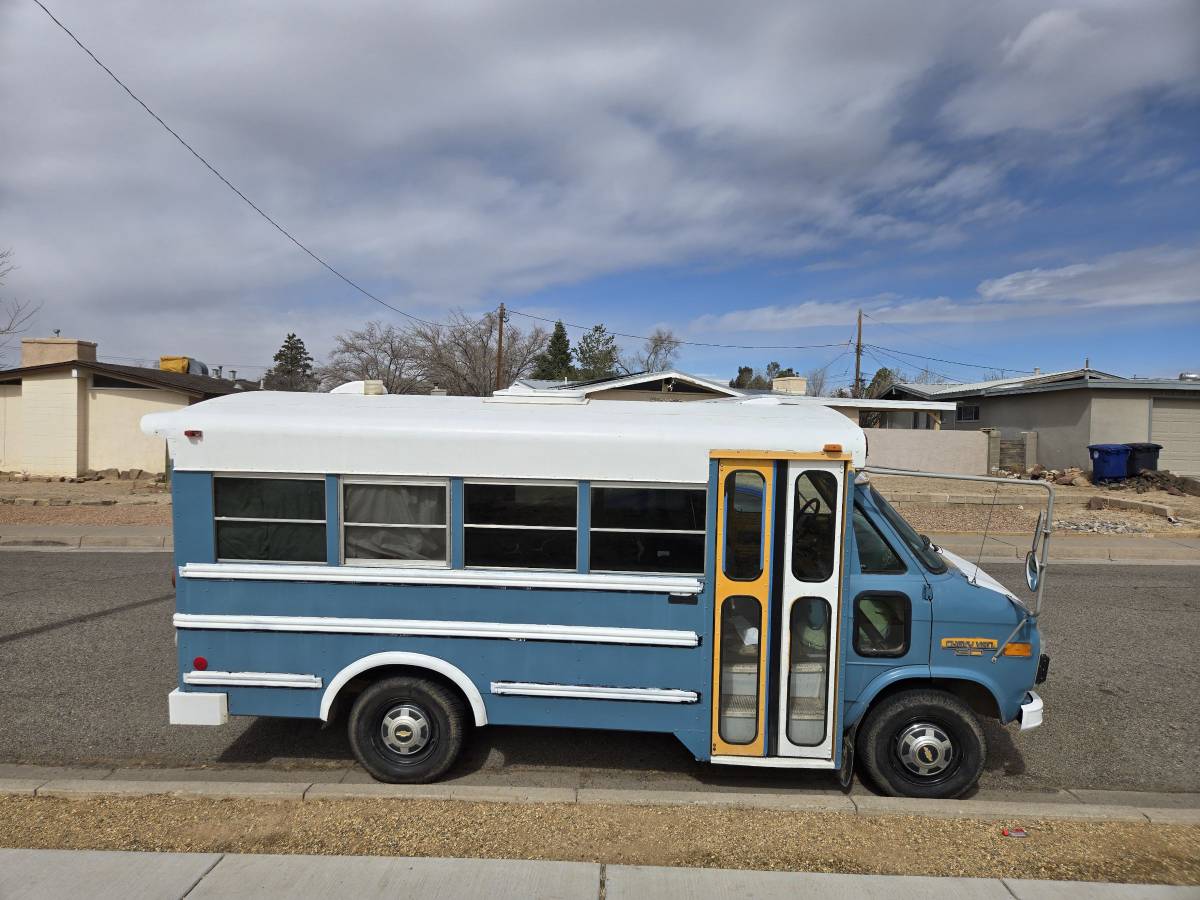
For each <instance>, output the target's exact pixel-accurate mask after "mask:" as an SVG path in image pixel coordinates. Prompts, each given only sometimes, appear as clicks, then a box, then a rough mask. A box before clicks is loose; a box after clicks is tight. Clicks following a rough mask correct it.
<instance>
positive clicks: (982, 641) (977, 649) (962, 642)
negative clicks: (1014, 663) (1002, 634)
mask: <svg viewBox="0 0 1200 900" xmlns="http://www.w3.org/2000/svg"><path fill="white" fill-rule="evenodd" d="M999 646H1000V644H999V642H998V641H996V640H995V639H993V638H956V637H955V638H942V649H943V650H953V651H954V655H955V656H983V652H984V651H985V650H995V649H996V648H997V647H999Z"/></svg>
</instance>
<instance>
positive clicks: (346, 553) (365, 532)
mask: <svg viewBox="0 0 1200 900" xmlns="http://www.w3.org/2000/svg"><path fill="white" fill-rule="evenodd" d="M342 510H343V513H342V522H343V530H342V555H343V558H344V559H345V561H346V562H353V563H361V564H364V565H401V566H402V565H414V566H416V565H446V563H447V560H448V557H447V547H448V545H449V539H450V520H449V510H450V501H449V485H448V484H447V482H445V481H404V482H390V481H389V482H377V481H376V482H366V481H363V482H359V481H345V482H343V483H342Z"/></svg>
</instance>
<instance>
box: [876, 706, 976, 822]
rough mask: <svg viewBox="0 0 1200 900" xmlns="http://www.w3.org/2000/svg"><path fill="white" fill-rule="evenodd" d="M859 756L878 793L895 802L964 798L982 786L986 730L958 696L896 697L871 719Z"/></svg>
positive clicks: (879, 708) (878, 709) (878, 707)
mask: <svg viewBox="0 0 1200 900" xmlns="http://www.w3.org/2000/svg"><path fill="white" fill-rule="evenodd" d="M857 749H858V755H859V758H860V759H861V760H862V763H863V766H864V768H865V769H866V770H867V774H868V775H869V776H870V778H871V780H872V781H873V782H874V783H875V785H876V787H878V788H879V789H880V790H882V791H883V792H884V793H885V794H888V795H889V796H892V797H928V798H951V797H961V796H962V795H963V794H965V793H966V792H967V791H969V790H970V789H971V788H972V787H974V786H975V784H976V782H978V781H979V776H980V775H981V774H982V773H983V762H984V759H986V757H987V741H986V739H985V738H984V736H983V729H982V728H980V727H979V721H978V720H977V719H976V718H975V714H974V713H973V712H971V709H970V708H969V707H968V706H967V705H966V704H965V703H963V702H962V701H961V700H960V699H958V697H955V696H954V695H953V694H948V693H946V692H945V691H937V690H912V691H903V692H902V693H898V694H893V695H892V696H891V697H888V698H886V699H885V700H883V701H881V702H880V703H879V705H877V706H876V707H875V708H874V709H872V710H871V711H870V712H869V713H868V714H867V718H866V720H865V721H864V722H863V726H862V728H860V729H859V733H858V748H857Z"/></svg>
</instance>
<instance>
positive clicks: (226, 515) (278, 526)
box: [213, 476, 327, 563]
mask: <svg viewBox="0 0 1200 900" xmlns="http://www.w3.org/2000/svg"><path fill="white" fill-rule="evenodd" d="M213 495H214V498H213V499H214V512H215V518H216V537H217V558H218V559H222V560H232V559H246V560H256V561H259V562H322V563H323V562H325V561H326V560H327V551H326V545H325V479H324V478H323V477H321V476H314V477H296V478H263V477H252V478H242V477H227V476H218V477H216V478H214V479H213Z"/></svg>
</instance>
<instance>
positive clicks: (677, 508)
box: [589, 486, 705, 574]
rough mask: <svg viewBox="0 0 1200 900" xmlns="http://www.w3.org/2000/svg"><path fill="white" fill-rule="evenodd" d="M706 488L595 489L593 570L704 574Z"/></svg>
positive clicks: (593, 500) (592, 494)
mask: <svg viewBox="0 0 1200 900" xmlns="http://www.w3.org/2000/svg"><path fill="white" fill-rule="evenodd" d="M704 504H705V490H704V488H691V487H688V488H682V487H681V488H657V487H655V488H651V487H603V486H593V487H592V489H591V528H590V531H589V534H590V538H589V540H590V543H591V552H590V555H591V559H590V569H591V571H593V572H672V573H686V574H701V573H703V572H704V516H705V506H704Z"/></svg>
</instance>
